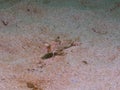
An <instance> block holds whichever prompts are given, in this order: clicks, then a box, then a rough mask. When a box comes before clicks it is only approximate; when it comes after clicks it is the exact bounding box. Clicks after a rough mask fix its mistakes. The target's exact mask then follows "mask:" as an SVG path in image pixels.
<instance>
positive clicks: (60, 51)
mask: <svg viewBox="0 0 120 90" xmlns="http://www.w3.org/2000/svg"><path fill="white" fill-rule="evenodd" d="M72 46H75V44H74V42H73V41H72V42H70V43H68V44H66V45H61V44H60V45H59V46H58V47H57V48H56V50H54V51H51V52H47V53H46V54H45V55H43V56H42V57H41V58H42V59H48V58H51V57H54V56H56V55H60V56H61V55H65V53H64V50H65V49H68V48H70V47H72Z"/></svg>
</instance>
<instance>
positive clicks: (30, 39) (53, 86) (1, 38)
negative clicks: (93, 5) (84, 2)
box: [0, 3, 120, 90]
mask: <svg viewBox="0 0 120 90" xmlns="http://www.w3.org/2000/svg"><path fill="white" fill-rule="evenodd" d="M27 5H28V4H27V3H19V4H16V5H15V6H13V7H11V8H7V9H2V10H0V20H1V19H2V20H4V21H5V22H8V24H7V25H4V24H3V22H1V21H0V90H120V22H119V21H115V20H114V19H113V18H111V17H110V13H107V14H104V13H105V12H104V11H102V10H99V11H98V10H80V9H75V8H69V7H61V8H60V7H57V8H56V7H51V8H50V7H45V6H44V7H42V6H37V5H35V4H31V5H29V6H27ZM58 36H59V37H60V40H61V42H62V45H67V44H68V41H70V40H72V41H74V42H75V43H76V45H75V46H73V47H70V48H68V49H65V50H64V53H65V55H61V56H55V57H52V58H49V59H46V60H42V59H41V56H43V55H44V54H46V52H47V50H46V47H45V45H44V44H45V43H46V42H47V43H49V44H50V45H51V46H52V49H53V50H54V49H56V48H57V47H54V45H55V44H56V43H55V41H54V40H55V38H57V37H58Z"/></svg>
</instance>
